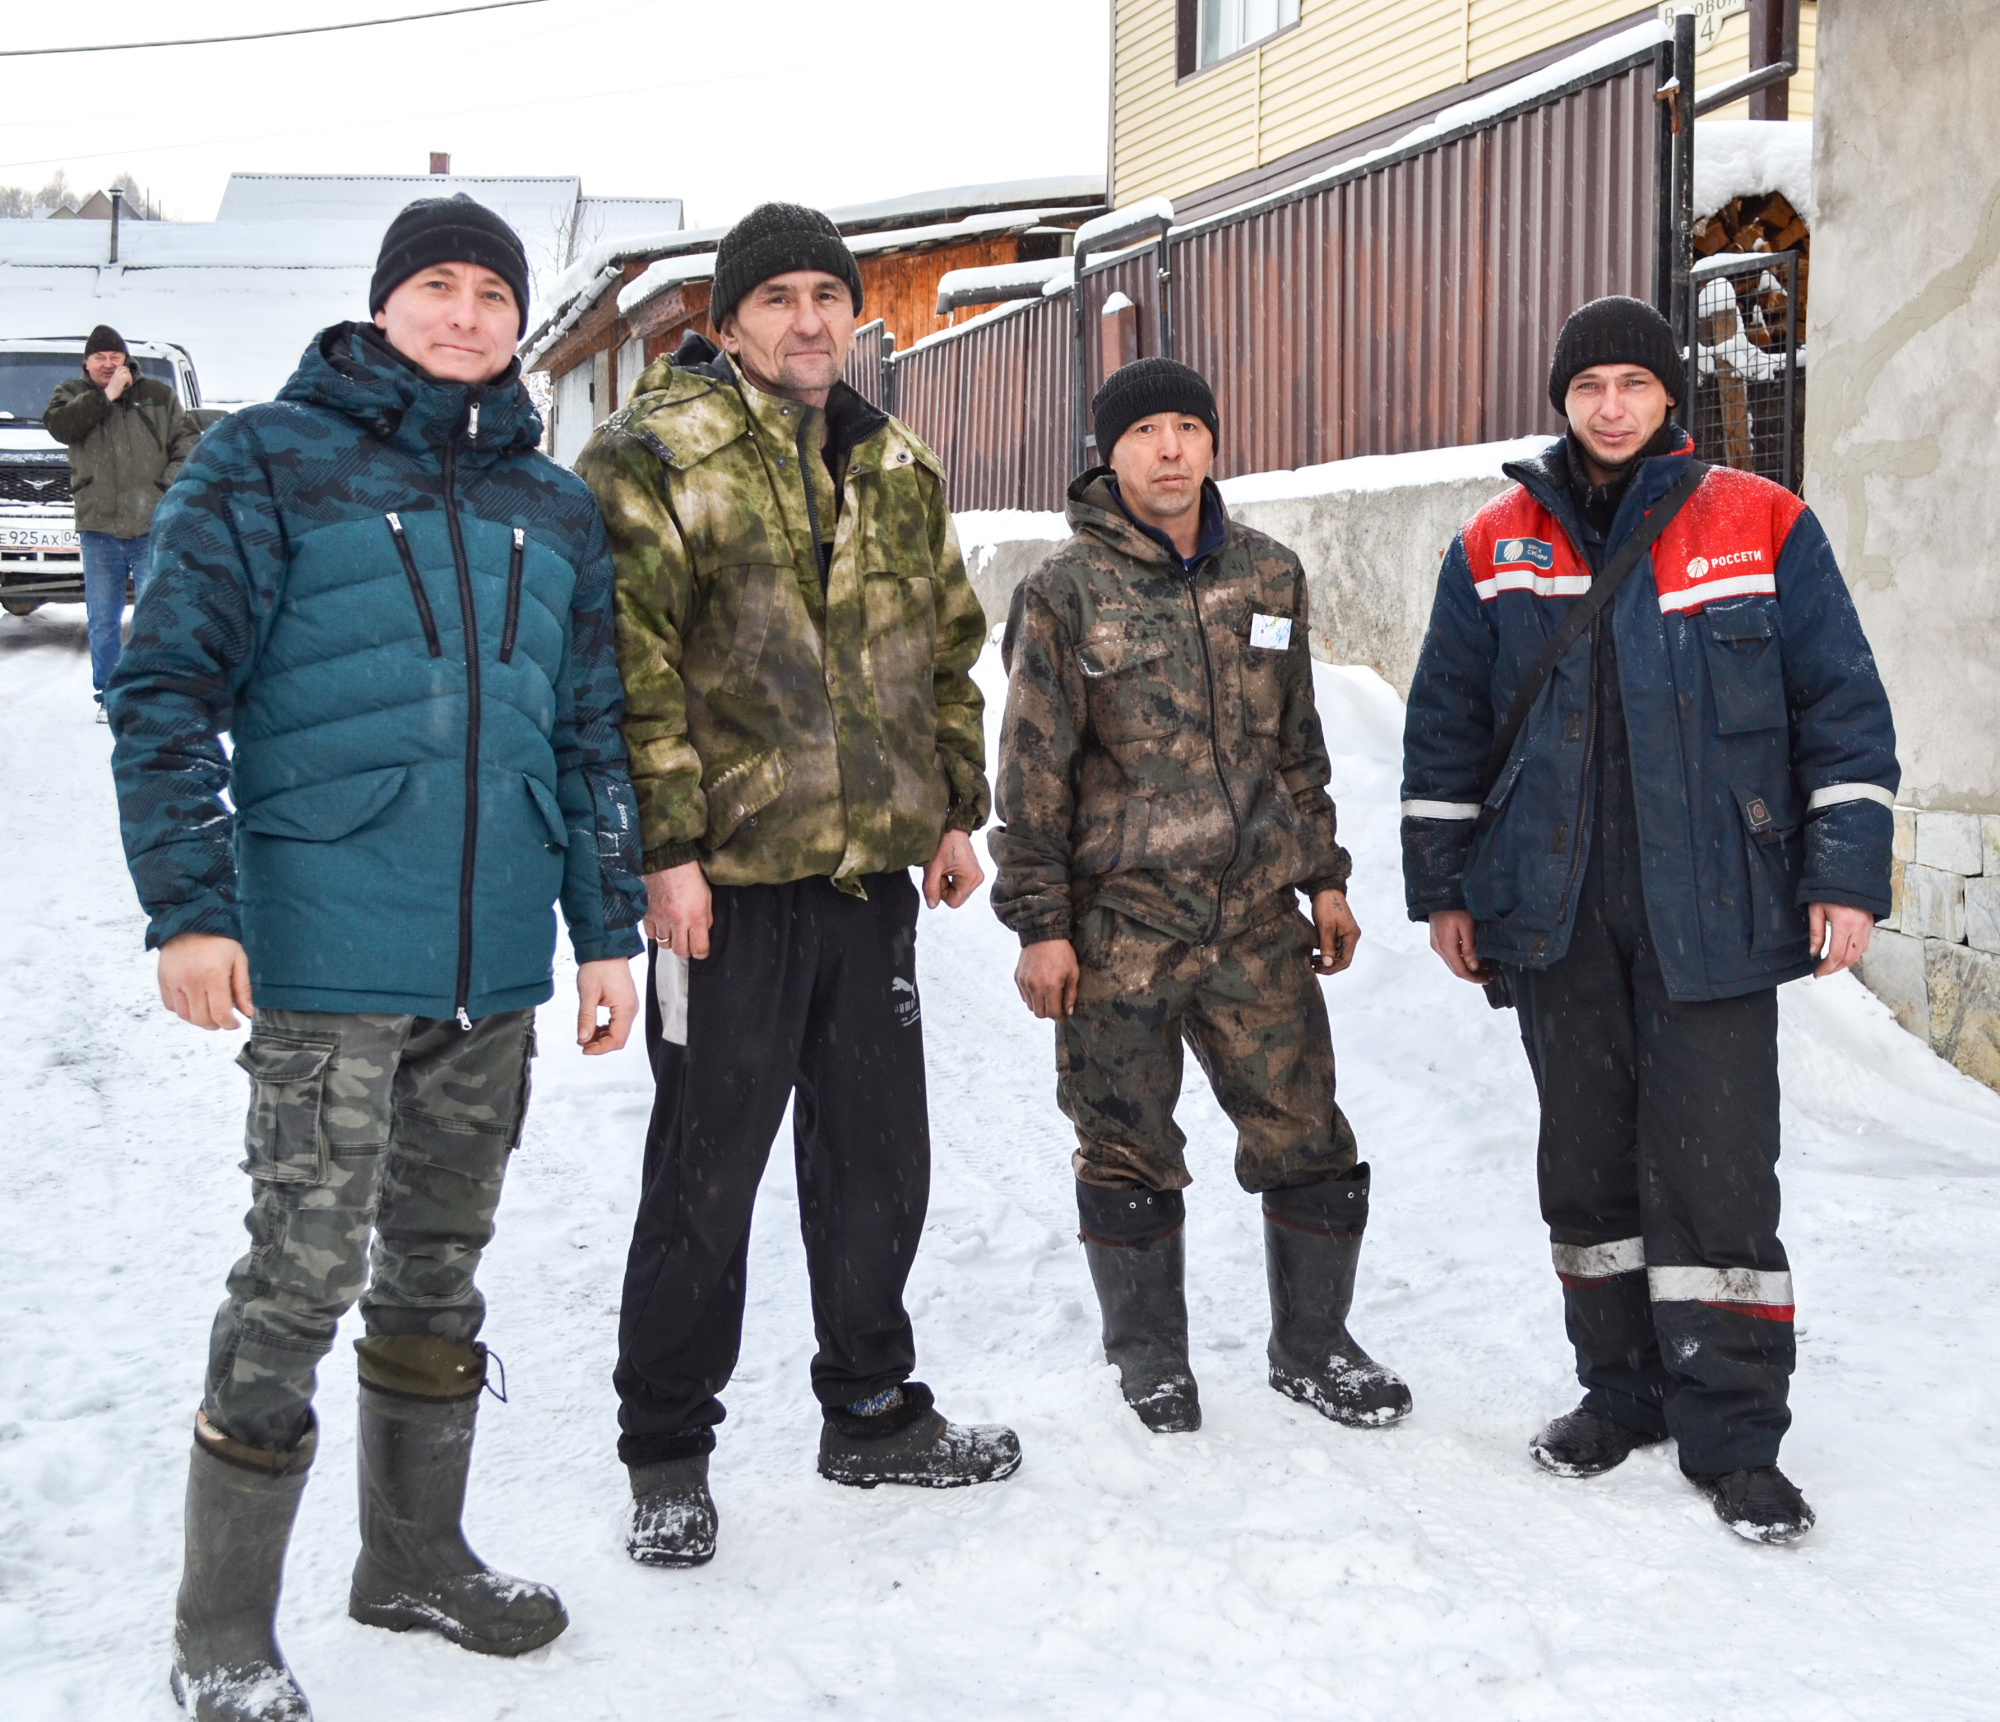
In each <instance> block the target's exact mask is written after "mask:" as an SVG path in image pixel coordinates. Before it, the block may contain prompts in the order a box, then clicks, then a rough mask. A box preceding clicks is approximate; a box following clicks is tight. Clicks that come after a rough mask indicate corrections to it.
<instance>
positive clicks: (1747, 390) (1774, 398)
mask: <svg viewBox="0 0 2000 1722" xmlns="http://www.w3.org/2000/svg"><path fill="white" fill-rule="evenodd" d="M1693 283H1694V285H1693V289H1692V291H1691V292H1690V293H1689V295H1688V299H1689V303H1690V305H1691V307H1692V311H1693V315H1692V317H1691V318H1690V327H1689V329H1688V335H1687V350H1688V352H1689V354H1690V355H1691V357H1692V360H1693V363H1692V364H1691V365H1690V366H1689V380H1690V382H1691V384H1692V389H1691V393H1692V394H1693V396H1694V399H1693V400H1692V401H1691V402H1690V403H1689V406H1688V411H1687V416H1686V419H1685V421H1684V422H1685V424H1686V428H1687V431H1688V434H1689V435H1690V436H1692V437H1693V438H1694V446H1695V452H1696V453H1697V454H1698V455H1700V456H1701V458H1702V459H1703V460H1707V461H1713V462H1715V463H1717V464H1718V465H1721V466H1733V467H1738V468H1740V469H1741V470H1743V471H1744V472H1754V473H1756V474H1757V475H1758V476H1759V477H1761V478H1768V479H1770V480H1771V481H1772V482H1773V483H1776V484H1782V485H1783V486H1784V487H1785V488H1786V489H1787V490H1797V489H1798V488H1799V485H1800V484H1801V482H1802V481H1803V478H1804V459H1803V454H1804V440H1803V425H1804V421H1805V364H1804V354H1803V353H1801V352H1800V350H1799V315H1798V304H1799V292H1798V289H1799V254H1798V253H1797V252H1796V251H1778V252H1763V253H1749V254H1743V255H1731V254H1728V253H1723V254H1720V255H1717V256H1714V257H1710V258H1707V259H1705V260H1704V261H1703V262H1701V263H1698V264H1696V265H1695V267H1694V271H1693Z"/></svg>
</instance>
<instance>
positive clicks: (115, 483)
mask: <svg viewBox="0 0 2000 1722" xmlns="http://www.w3.org/2000/svg"><path fill="white" fill-rule="evenodd" d="M42 423H43V425H44V427H45V428H46V429H47V431H48V433H49V435H50V436H52V437H54V438H55V439H56V441H57V442H61V443H67V444H68V445H69V488H70V495H71V496H72V497H73V498H74V499H75V503H76V530H77V536H78V537H79V538H80V539H81V541H82V544H83V608H84V614H85V616H86V617H87V618H88V619H89V624H90V684H91V686H92V688H93V689H95V690H96V693H97V721H98V722H99V723H103V722H104V686H105V683H107V682H108V681H110V679H111V671H112V668H113V666H114V665H116V664H117V662H118V649H119V637H120V632H121V626H122V624H123V622H124V618H125V587H126V584H127V582H130V584H131V587H132V595H133V597H134V598H137V597H138V595H139V593H140V591H141V590H143V589H144V587H145V584H146V576H147V575H148V574H149V573H151V572H152V561H151V546H152V536H151V535H152V530H153V510H154V509H155V508H157V507H158V506H159V503H160V498H161V497H163V496H165V495H166V494H167V486H168V485H170V484H172V483H173V482H174V479H175V477H176V475H177V474H178V473H179V472H180V470H181V462H182V461H184V460H186V459H187V457H188V453H189V451H190V450H192V449H193V447H194V445H195V439H196V438H197V437H199V436H200V435H201V427H200V426H199V425H198V424H196V423H195V421H194V417H193V415H192V414H191V413H189V412H187V411H186V410H185V409H184V408H183V407H182V406H181V404H180V401H179V400H178V399H177V398H176V396H175V394H174V391H173V390H172V389H171V388H169V387H168V386H167V385H166V384H165V383H162V382H157V381H155V380H154V379H153V378H151V377H142V376H141V375H140V374H139V367H138V365H137V363H136V362H135V361H134V360H133V358H132V355H131V353H130V352H129V351H128V350H127V348H126V346H125V338H124V336H122V335H120V334H119V333H118V331H117V330H116V329H114V328H112V327H111V326H110V325H109V324H108V323H100V324H98V326H97V327H96V328H95V329H93V330H91V332H90V339H89V340H87V341H85V342H84V344H83V375H82V376H80V377H72V378H71V379H70V380H69V381H68V382H66V383H58V384H57V385H56V389H55V393H54V394H52V395H50V396H49V404H48V409H47V411H46V412H44V413H43V415H42Z"/></svg>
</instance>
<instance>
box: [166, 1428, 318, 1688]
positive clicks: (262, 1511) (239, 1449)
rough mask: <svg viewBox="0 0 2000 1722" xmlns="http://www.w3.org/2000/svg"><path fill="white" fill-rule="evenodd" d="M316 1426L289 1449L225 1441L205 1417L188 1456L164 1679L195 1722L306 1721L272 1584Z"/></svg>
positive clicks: (278, 1576) (281, 1565)
mask: <svg viewBox="0 0 2000 1722" xmlns="http://www.w3.org/2000/svg"><path fill="white" fill-rule="evenodd" d="M318 1441H319V1431H318V1428H317V1426H316V1425H315V1424H314V1422H313V1421H312V1417H311V1413H307V1421H306V1432H305V1434H304V1436H302V1437H301V1438H300V1440H299V1443H298V1445H297V1446H296V1447H294V1448H293V1449H292V1450H291V1451H290V1452H288V1453H270V1452H265V1451H263V1450H262V1449H260V1448H256V1447H246V1446H244V1445H243V1444H242V1443H241V1442H239V1441H232V1440H230V1439H229V1438H228V1437H227V1436H225V1435H223V1434H222V1433H221V1431H219V1430H217V1429H215V1428H213V1427H212V1426H211V1425H210V1424H209V1422H208V1420H207V1419H206V1418H198V1419H197V1420H196V1423H195V1440H194V1452H193V1454H192V1456H191V1457H190V1458H189V1460H188V1486H187V1564H186V1565H185V1566H184V1567H183V1568H182V1569H181V1590H180V1597H179V1599H178V1600H177V1601H176V1603H175V1605H174V1661H173V1668H172V1670H171V1671H170V1673H169V1675H168V1684H169V1685H170V1686H171V1687H172V1688H173V1694H174V1697H175V1698H176V1699H177V1700H178V1701H179V1702H180V1704H181V1705H182V1707H183V1708H185V1709H186V1710H187V1711H188V1713H189V1714H190V1715H192V1716H193V1717H194V1718H195V1719H196V1722H312V1707H311V1706H310V1705H309V1704H307V1703H306V1695H305V1694H304V1693H303V1692H301V1691H300V1690H299V1688H298V1683H297V1682H296V1681H295V1680H293V1678H292V1671H291V1670H290V1669H289V1668H287V1667H286V1666H285V1654H284V1652H283V1651H281V1650H280V1649H279V1648H278V1636H277V1618H278V1591H279V1588H280V1586H281V1585H282V1583H283V1580H284V1574H285V1549H286V1547H287V1546H288V1545H289V1544H290V1542H291V1540H292V1524H293V1521H294V1520H296V1519H297V1518H298V1516H299V1497H300V1496H301V1495H302V1494H304V1493H305V1487H306V1472H307V1471H308V1470H309V1469H310V1468H311V1466H312V1461H313V1450H314V1448H315V1447H316V1446H317V1445H318Z"/></svg>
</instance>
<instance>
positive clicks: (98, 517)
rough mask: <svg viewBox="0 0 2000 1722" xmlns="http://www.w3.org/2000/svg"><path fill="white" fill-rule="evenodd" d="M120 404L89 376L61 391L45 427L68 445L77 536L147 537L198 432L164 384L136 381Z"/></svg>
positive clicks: (53, 397) (74, 379) (47, 414)
mask: <svg viewBox="0 0 2000 1722" xmlns="http://www.w3.org/2000/svg"><path fill="white" fill-rule="evenodd" d="M133 376H134V377H135V379H136V380H135V381H134V382H133V383H132V385H131V387H129V388H128V389H126V391H125V392H124V393H123V394H122V395H120V396H119V397H118V398H117V399H116V400H115V401H114V400H112V399H110V398H109V397H108V396H107V395H106V394H105V392H104V391H103V390H102V389H100V388H99V387H98V386H97V385H96V384H95V383H93V382H92V381H91V380H90V379H89V378H88V377H71V378H70V380H69V381H68V382H66V383H58V384H56V389H55V393H54V394H52V395H50V396H49V404H48V407H47V409H46V410H45V411H44V413H43V414H42V423H43V425H44V426H45V427H46V428H47V430H48V433H49V435H50V436H52V437H54V438H55V439H56V441H57V442H61V443H67V444H68V445H69V488H70V494H71V495H72V496H73V497H75V499H76V529H77V531H79V532H107V533H109V534H110V535H111V536H112V537H113V538H143V537H144V536H145V535H146V534H147V533H148V532H150V531H151V530H152V529H153V510H154V509H156V508H157V507H159V505H160V498H161V497H163V496H165V495H166V494H167V486H168V485H170V484H172V483H173V482H174V480H175V479H176V478H177V477H179V476H180V470H181V462H182V461H184V460H186V459H187V457H188V455H189V454H190V453H191V452H193V449H194V445H195V441H196V439H197V438H199V437H200V435H201V426H200V425H198V424H196V423H195V422H194V416H193V415H192V414H191V413H189V412H188V411H186V409H184V408H183V407H182V406H181V403H180V401H179V399H178V398H177V397H176V396H175V394H174V391H173V390H172V389H170V388H168V387H167V385H166V384H165V383H162V382H157V381H155V380H154V379H153V378H151V377H142V376H139V375H138V367H137V366H136V365H135V366H134V367H133Z"/></svg>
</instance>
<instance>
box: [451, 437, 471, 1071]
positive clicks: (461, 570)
mask: <svg viewBox="0 0 2000 1722" xmlns="http://www.w3.org/2000/svg"><path fill="white" fill-rule="evenodd" d="M468 422H469V423H470V424H471V425H472V426H475V427H476V426H477V424H478V422H479V407H478V405H477V403H475V404H474V405H473V407H472V409H471V412H470V414H469V415H468ZM457 491H458V441H457V438H456V437H447V438H446V439H445V445H444V522H445V526H446V528H447V529H448V530H449V532H450V533H451V560H452V566H453V568H454V569H455V570H456V571H457V573H458V611H459V615H460V616H461V617H462V618H463V619H464V623H465V840H464V843H463V844H462V845H461V847H460V850H459V859H458V988H457V993H456V996H455V998H454V1000H453V1003H454V1005H455V1009H454V1011H453V1015H454V1016H456V1017H457V1019H458V1026H459V1027H460V1028H462V1029H466V1030H468V1031H469V1030H470V1029H471V1027H472V1018H471V1017H470V1016H468V1015H467V1014H466V1006H467V1005H468V1004H469V1003H470V1002H471V997H472V876H473V862H474V860H475V858H476V857H477V855H478V853H479V618H478V616H477V615H476V613H475V612H474V610H473V602H472V569H471V566H470V564H468V563H467V561H466V558H465V533H464V531H463V530H462V529H461V528H460V526H459V523H458V495H457Z"/></svg>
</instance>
